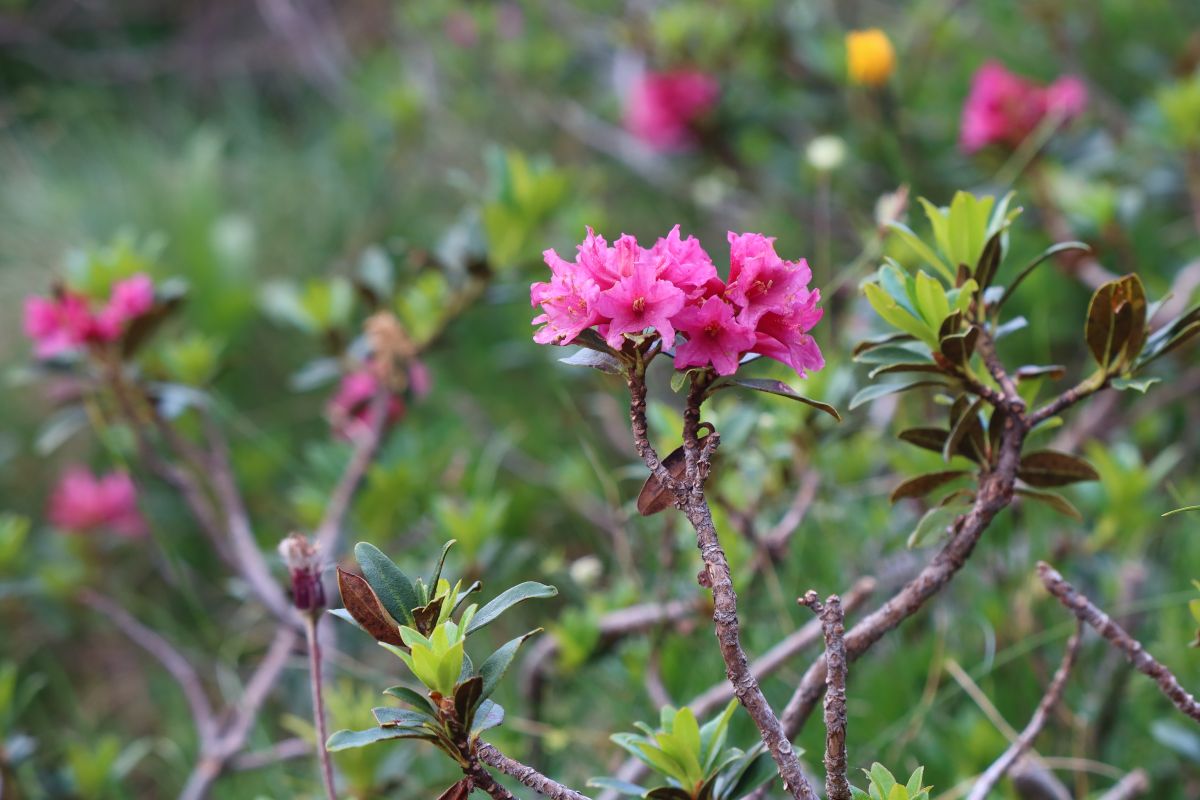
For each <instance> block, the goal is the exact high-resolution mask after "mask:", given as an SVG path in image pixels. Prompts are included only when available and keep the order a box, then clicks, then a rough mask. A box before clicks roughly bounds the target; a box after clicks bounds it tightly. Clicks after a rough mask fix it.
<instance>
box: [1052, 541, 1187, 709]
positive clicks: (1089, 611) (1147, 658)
mask: <svg viewBox="0 0 1200 800" xmlns="http://www.w3.org/2000/svg"><path fill="white" fill-rule="evenodd" d="M1037 571H1038V577H1039V578H1041V581H1042V584H1043V585H1045V587H1046V589H1047V590H1048V591H1049V592H1050V594H1052V595H1054V596H1055V597H1056V598H1057V599H1058V601H1059V602H1060V603H1062V604H1063V605H1064V606H1065V607H1066V608H1067V609H1068V610H1069V611H1070V612H1071V613H1072V614H1074V615H1075V616H1076V617H1077V618H1078V619H1079V620H1080V621H1081V622H1086V623H1087V624H1088V625H1091V626H1092V627H1093V628H1094V629H1095V630H1096V631H1097V632H1098V633H1099V634H1100V635H1101V636H1103V637H1104V638H1105V640H1107V641H1108V643H1109V644H1111V645H1112V646H1113V647H1115V648H1117V649H1118V650H1120V651H1121V652H1122V653H1124V654H1125V657H1126V658H1127V659H1129V662H1130V663H1131V664H1133V666H1134V669H1136V670H1137V671H1138V672H1141V673H1142V674H1143V675H1146V676H1147V677H1149V678H1150V679H1151V680H1153V681H1154V682H1155V683H1156V684H1157V685H1158V688H1159V689H1160V690H1161V691H1162V693H1163V694H1164V695H1166V697H1167V699H1169V700H1170V701H1171V702H1172V703H1173V704H1174V705H1175V707H1176V708H1178V709H1179V710H1180V711H1182V712H1183V713H1184V714H1186V715H1187V716H1189V717H1191V718H1192V719H1194V720H1196V721H1197V722H1200V703H1197V702H1196V698H1195V697H1193V696H1192V695H1191V694H1190V693H1189V692H1188V691H1187V690H1186V689H1184V688H1183V686H1182V685H1180V683H1179V680H1178V679H1177V678H1176V677H1175V675H1174V674H1173V673H1172V672H1171V671H1170V670H1169V669H1167V668H1166V667H1165V666H1163V665H1162V664H1160V663H1159V662H1158V661H1157V660H1156V659H1155V658H1154V656H1152V655H1150V654H1149V653H1148V652H1146V650H1145V648H1143V647H1142V645H1141V643H1140V642H1138V640H1136V639H1134V638H1133V637H1132V636H1130V635H1129V633H1128V632H1126V630H1125V629H1124V628H1122V627H1121V626H1120V625H1118V624H1117V623H1116V622H1114V621H1113V620H1112V619H1111V618H1110V617H1109V616H1108V615H1107V614H1105V613H1104V612H1103V611H1101V610H1100V609H1099V608H1097V607H1096V606H1094V605H1093V604H1092V603H1091V602H1090V601H1089V600H1088V599H1087V598H1086V597H1084V596H1083V595H1082V594H1080V593H1079V591H1078V590H1077V589H1076V588H1075V587H1074V586H1072V585H1071V584H1070V583H1068V582H1067V580H1066V579H1065V578H1063V576H1062V575H1060V574H1059V573H1058V572H1057V571H1056V570H1055V569H1054V568H1053V567H1051V566H1050V565H1049V564H1047V563H1046V562H1045V561H1039V562H1038V566H1037Z"/></svg>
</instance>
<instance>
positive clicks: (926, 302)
mask: <svg viewBox="0 0 1200 800" xmlns="http://www.w3.org/2000/svg"><path fill="white" fill-rule="evenodd" d="M916 280H917V311H918V312H920V314H921V318H922V319H924V320H925V324H926V325H928V326H929V328H930V330H938V329H939V328H940V327H941V325H942V320H944V319H945V318H946V317H948V316H950V301H949V300H947V299H946V289H945V287H943V286H942V284H941V281H939V280H938V279H937V278H933V277H931V276H930V275H929V274H928V273H927V272H925V271H924V270H922V271H920V272H918V273H917V278H916Z"/></svg>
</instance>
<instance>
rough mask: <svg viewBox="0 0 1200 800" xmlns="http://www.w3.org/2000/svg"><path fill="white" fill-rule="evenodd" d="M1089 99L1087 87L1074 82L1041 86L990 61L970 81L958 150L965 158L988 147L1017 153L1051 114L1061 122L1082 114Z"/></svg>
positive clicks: (1067, 80)
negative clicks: (1008, 148)
mask: <svg viewBox="0 0 1200 800" xmlns="http://www.w3.org/2000/svg"><path fill="white" fill-rule="evenodd" d="M1087 97H1088V94H1087V87H1086V86H1084V84H1083V81H1081V80H1080V79H1079V78H1076V77H1074V76H1070V75H1068V76H1065V77H1062V78H1059V79H1058V80H1056V81H1054V83H1052V84H1050V85H1049V86H1039V85H1037V84H1036V83H1034V82H1033V81H1030V80H1027V79H1026V78H1022V77H1021V76H1020V75H1015V74H1013V73H1011V72H1009V71H1008V70H1007V69H1005V68H1004V66H1003V65H1002V64H999V63H997V62H995V61H989V62H987V63H986V64H984V65H983V66H982V67H980V68H979V70H978V71H977V72H976V73H975V77H974V78H972V79H971V91H970V93H969V94H968V95H967V100H966V103H965V104H964V105H963V113H962V127H961V130H960V131H959V139H958V143H959V147H961V148H962V150H963V152H965V153H974V152H975V151H977V150H980V149H982V148H984V147H986V146H988V145H990V144H1000V145H1005V146H1007V147H1016V146H1017V145H1019V144H1020V143H1021V142H1022V140H1024V139H1025V137H1027V136H1028V135H1029V134H1030V133H1032V132H1033V131H1034V129H1035V128H1037V126H1038V125H1039V124H1040V123H1041V121H1042V120H1043V119H1045V118H1046V117H1047V116H1049V115H1050V114H1057V115H1058V116H1060V117H1061V118H1062V119H1063V120H1070V119H1073V118H1075V117H1077V116H1079V115H1080V114H1082V113H1083V110H1084V108H1085V107H1086V106H1087Z"/></svg>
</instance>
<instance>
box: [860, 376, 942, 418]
mask: <svg viewBox="0 0 1200 800" xmlns="http://www.w3.org/2000/svg"><path fill="white" fill-rule="evenodd" d="M945 385H946V384H944V383H942V382H941V381H927V380H921V381H912V382H910V383H876V384H872V385H871V386H865V387H863V388H862V389H860V390H859V391H858V393H857V394H855V395H854V397H852V398H851V399H850V405H849V409H850V410H851V411H853V410H854V409H856V408H858V407H859V406H861V405H863V404H864V403H869V402H871V401H872V400H878V399H879V398H880V397H886V396H887V395H889V394H896V393H897V392H907V391H909V390H911V389H917V388H920V387H922V386H945Z"/></svg>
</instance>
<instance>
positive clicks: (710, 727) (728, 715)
mask: <svg viewBox="0 0 1200 800" xmlns="http://www.w3.org/2000/svg"><path fill="white" fill-rule="evenodd" d="M737 706H738V701H737V699H736V698H735V699H733V700H730V701H729V703H728V704H727V705H726V706H725V710H724V711H722V712H721V714H720V715H719V716H717V717H714V718H713V719H711V720H709V721H708V722H706V723H704V727H702V728H701V729H700V753H701V758H702V760H703V767H704V772H705V774H708V773H711V772H712V768H713V764H715V763H716V760H717V756H718V755H720V753H721V748H723V747H724V746H725V737H726V735H728V733H729V720H731V719H732V718H733V712H734V711H735V710H736V709H737Z"/></svg>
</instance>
